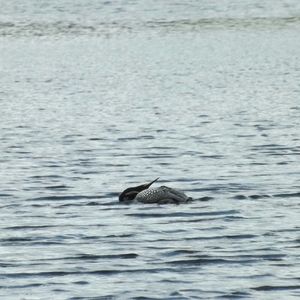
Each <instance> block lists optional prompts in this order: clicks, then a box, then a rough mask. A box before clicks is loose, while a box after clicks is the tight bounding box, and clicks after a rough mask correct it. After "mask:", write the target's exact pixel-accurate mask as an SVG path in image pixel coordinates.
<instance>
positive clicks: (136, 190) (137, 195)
mask: <svg viewBox="0 0 300 300" xmlns="http://www.w3.org/2000/svg"><path fill="white" fill-rule="evenodd" d="M157 180H158V178H157V179H155V180H154V181H152V182H151V183H149V184H143V185H140V186H137V187H132V188H128V189H126V190H125V191H123V192H122V193H121V194H120V196H119V201H120V202H125V203H132V202H141V203H158V204H166V203H175V204H180V203H186V202H189V201H191V200H192V198H191V197H188V196H187V195H185V194H184V193H183V192H181V191H179V190H177V189H173V188H170V187H167V186H160V187H157V188H149V187H150V186H151V184H152V183H154V182H155V181H157Z"/></svg>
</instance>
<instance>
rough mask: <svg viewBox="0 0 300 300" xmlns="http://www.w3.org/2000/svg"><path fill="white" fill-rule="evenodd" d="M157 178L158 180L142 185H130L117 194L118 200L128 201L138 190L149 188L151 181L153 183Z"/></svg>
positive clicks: (132, 198)
mask: <svg viewBox="0 0 300 300" xmlns="http://www.w3.org/2000/svg"><path fill="white" fill-rule="evenodd" d="M157 180H158V178H156V179H155V180H153V181H151V182H150V183H145V184H142V185H138V186H134V187H130V188H128V189H126V190H125V191H123V192H122V193H121V194H120V195H119V201H120V202H129V201H132V200H134V198H135V197H136V195H137V194H138V193H139V192H141V191H143V190H146V189H147V188H149V187H150V186H151V184H152V183H154V182H155V181H157Z"/></svg>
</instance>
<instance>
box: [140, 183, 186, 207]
mask: <svg viewBox="0 0 300 300" xmlns="http://www.w3.org/2000/svg"><path fill="white" fill-rule="evenodd" d="M188 199H189V198H188V197H187V196H186V195H185V194H184V193H182V192H180V191H178V190H175V189H172V188H169V187H166V186H161V187H158V188H149V189H146V190H143V191H142V192H140V193H138V194H137V196H136V197H135V200H136V201H138V202H143V203H157V202H161V201H164V200H170V201H174V202H177V203H179V202H186V201H187V200H188Z"/></svg>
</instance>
